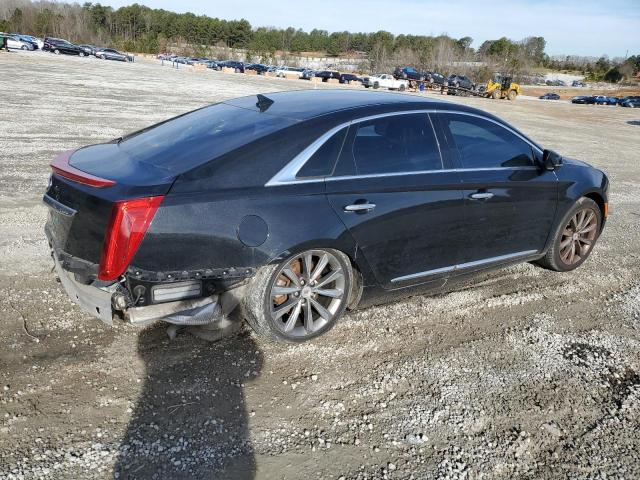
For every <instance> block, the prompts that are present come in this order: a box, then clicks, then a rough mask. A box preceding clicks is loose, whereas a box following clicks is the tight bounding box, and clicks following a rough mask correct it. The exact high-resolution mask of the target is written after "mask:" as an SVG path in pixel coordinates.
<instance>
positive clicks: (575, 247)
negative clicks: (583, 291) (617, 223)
mask: <svg viewBox="0 0 640 480" xmlns="http://www.w3.org/2000/svg"><path fill="white" fill-rule="evenodd" d="M601 225H602V212H601V211H600V207H598V204H597V203H596V202H594V201H593V200H591V199H590V198H587V197H582V198H581V199H580V200H578V201H577V202H576V203H575V204H574V205H573V207H571V209H569V211H568V212H567V214H566V215H565V217H564V218H563V220H562V222H561V223H560V225H559V226H558V228H557V229H556V231H555V233H554V240H553V244H552V245H551V246H550V247H549V250H548V251H547V253H546V255H545V256H544V257H543V258H542V259H540V260H539V261H538V264H539V265H541V266H542V267H545V268H548V269H550V270H555V271H557V272H568V271H570V270H574V269H576V268H578V267H579V266H580V265H582V263H583V262H584V261H585V260H586V259H587V257H589V255H590V254H591V251H592V250H593V247H594V245H595V243H596V240H597V239H598V236H599V235H600V228H601Z"/></svg>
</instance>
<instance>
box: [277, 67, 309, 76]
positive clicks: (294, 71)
mask: <svg viewBox="0 0 640 480" xmlns="http://www.w3.org/2000/svg"><path fill="white" fill-rule="evenodd" d="M303 73H304V68H299V67H288V66H286V65H285V66H281V67H276V75H277V76H278V77H285V76H287V75H296V76H297V77H298V78H301V77H302V74H303Z"/></svg>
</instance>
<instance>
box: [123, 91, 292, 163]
mask: <svg viewBox="0 0 640 480" xmlns="http://www.w3.org/2000/svg"><path fill="white" fill-rule="evenodd" d="M294 123H296V120H293V119H289V118H283V117H276V116H274V115H269V114H268V113H259V112H257V111H255V110H248V109H245V108H240V107H235V106H232V105H227V104H225V103H218V104H215V105H211V106H209V107H205V108H201V109H200V110H196V111H193V112H190V113H187V114H185V115H182V116H180V117H176V118H173V119H171V120H168V121H166V122H163V123H161V124H158V125H155V126H152V127H150V128H148V129H145V130H141V131H140V132H136V133H133V134H131V135H129V136H127V137H125V138H124V139H122V140H121V141H120V143H119V148H120V150H121V151H122V152H124V153H126V155H127V157H129V158H131V159H132V160H134V161H136V162H144V163H147V164H151V165H153V166H155V167H160V168H163V169H166V170H170V171H181V172H184V171H187V170H189V169H191V168H193V167H195V166H197V165H201V164H203V163H205V162H207V161H209V160H213V159H214V158H217V157H219V156H221V155H223V154H225V153H228V152H230V151H232V150H234V149H236V148H239V147H241V146H242V145H245V144H247V143H250V142H252V141H254V140H257V139H258V138H261V137H263V136H265V135H268V134H270V133H273V132H275V131H277V130H280V129H282V128H285V127H288V126H290V125H292V124H294Z"/></svg>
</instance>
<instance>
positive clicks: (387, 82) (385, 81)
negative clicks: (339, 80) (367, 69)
mask: <svg viewBox="0 0 640 480" xmlns="http://www.w3.org/2000/svg"><path fill="white" fill-rule="evenodd" d="M362 84H363V85H364V86H365V87H366V88H388V89H389V90H399V91H401V92H404V91H405V90H406V89H407V87H408V86H409V82H408V81H407V80H400V79H397V78H395V77H394V76H393V75H389V74H387V73H382V74H378V75H369V76H368V77H364V78H363V79H362Z"/></svg>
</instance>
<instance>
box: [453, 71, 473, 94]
mask: <svg viewBox="0 0 640 480" xmlns="http://www.w3.org/2000/svg"><path fill="white" fill-rule="evenodd" d="M447 85H448V86H449V92H448V93H449V94H450V95H455V94H456V93H457V92H456V90H455V89H456V88H463V89H465V90H473V82H472V81H471V79H470V78H469V77H467V76H465V75H456V74H452V75H449V78H448V79H447Z"/></svg>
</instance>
